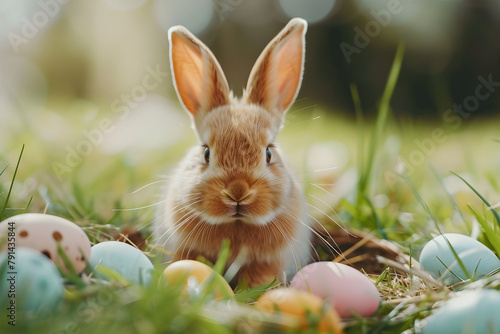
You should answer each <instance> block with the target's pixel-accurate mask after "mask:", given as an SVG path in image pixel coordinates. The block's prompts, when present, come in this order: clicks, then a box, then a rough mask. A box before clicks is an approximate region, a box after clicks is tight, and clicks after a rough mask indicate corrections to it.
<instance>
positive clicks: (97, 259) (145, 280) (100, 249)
mask: <svg viewBox="0 0 500 334" xmlns="http://www.w3.org/2000/svg"><path fill="white" fill-rule="evenodd" d="M89 264H90V266H91V268H92V269H93V273H94V275H95V276H96V277H99V278H101V279H105V280H108V279H109V278H110V277H108V276H106V274H105V273H104V272H100V271H99V268H100V267H106V268H108V269H111V270H113V271H115V272H116V273H118V274H120V275H121V276H122V277H124V278H126V279H127V280H128V281H130V282H132V283H134V284H143V285H148V284H149V283H150V281H151V276H152V272H153V269H154V267H153V264H152V263H151V261H150V260H149V259H148V257H147V256H146V255H144V254H143V253H142V252H141V251H140V250H138V249H137V248H135V247H133V246H131V245H129V244H126V243H123V242H119V241H106V242H101V243H99V244H97V245H95V246H93V247H92V248H91V249H90V260H89Z"/></svg>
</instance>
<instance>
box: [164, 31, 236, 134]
mask: <svg viewBox="0 0 500 334" xmlns="http://www.w3.org/2000/svg"><path fill="white" fill-rule="evenodd" d="M168 38H169V41H170V66H171V70H172V77H173V81H174V85H175V89H176V91H177V96H178V97H179V99H180V100H181V102H182V104H183V105H184V107H185V108H186V110H187V111H188V112H189V113H190V114H191V115H192V116H193V118H194V120H195V124H196V123H198V122H197V120H198V119H200V118H201V116H202V114H203V113H206V112H209V111H210V110H212V109H214V108H217V107H219V106H223V105H226V104H228V103H229V86H228V84H227V80H226V77H225V76H224V73H223V72H222V69H221V67H220V65H219V63H218V62H217V59H215V57H214V55H213V54H212V52H211V51H210V49H208V47H207V46H206V45H205V44H203V43H202V42H201V41H200V40H199V39H198V38H196V37H195V36H194V35H193V34H192V33H191V32H189V30H187V29H186V28H184V27H182V26H174V27H172V28H170V29H169V31H168Z"/></svg>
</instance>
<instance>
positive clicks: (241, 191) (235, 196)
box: [223, 179, 252, 203]
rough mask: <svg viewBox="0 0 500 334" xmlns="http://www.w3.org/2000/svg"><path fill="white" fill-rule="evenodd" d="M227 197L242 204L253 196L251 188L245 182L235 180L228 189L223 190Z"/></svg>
mask: <svg viewBox="0 0 500 334" xmlns="http://www.w3.org/2000/svg"><path fill="white" fill-rule="evenodd" d="M223 193H224V195H225V196H226V197H228V198H229V199H231V200H232V201H234V202H236V203H240V202H242V201H244V200H246V199H249V197H251V196H252V191H250V186H249V185H248V183H247V182H246V181H245V180H241V179H239V180H234V181H232V182H231V183H229V184H228V185H227V187H226V189H224V190H223Z"/></svg>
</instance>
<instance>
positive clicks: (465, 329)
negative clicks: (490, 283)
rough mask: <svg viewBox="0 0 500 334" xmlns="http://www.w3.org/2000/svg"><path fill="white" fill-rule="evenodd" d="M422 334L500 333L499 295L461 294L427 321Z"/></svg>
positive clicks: (484, 293) (477, 292)
mask: <svg viewBox="0 0 500 334" xmlns="http://www.w3.org/2000/svg"><path fill="white" fill-rule="evenodd" d="M422 333H423V334H443V333H474V334H489V333H500V291H496V290H479V291H466V292H462V294H461V295H460V296H458V297H456V298H452V299H450V300H448V301H447V302H446V303H444V304H443V305H442V306H441V307H440V308H439V309H438V310H437V311H436V312H434V313H433V314H432V315H431V316H430V317H429V318H427V325H425V327H424V330H423V332H422Z"/></svg>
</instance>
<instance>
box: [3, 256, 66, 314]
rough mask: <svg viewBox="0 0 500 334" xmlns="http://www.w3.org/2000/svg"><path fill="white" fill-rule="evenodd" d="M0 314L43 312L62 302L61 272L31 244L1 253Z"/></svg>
mask: <svg viewBox="0 0 500 334" xmlns="http://www.w3.org/2000/svg"><path fill="white" fill-rule="evenodd" d="M0 277H1V279H0V317H1V318H2V320H3V321H8V320H6V319H11V320H14V319H15V318H16V315H18V314H20V313H28V314H31V315H38V316H44V315H47V314H49V313H50V312H52V311H54V310H55V309H56V308H57V307H58V305H59V303H60V302H61V299H62V296H63V293H64V286H63V281H62V277H61V274H60V273H59V271H58V270H57V268H56V266H55V265H54V263H53V262H52V261H50V260H49V259H48V258H47V257H46V256H44V255H43V254H41V253H40V252H38V251H36V250H34V249H31V248H16V249H15V250H14V252H2V253H0Z"/></svg>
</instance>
